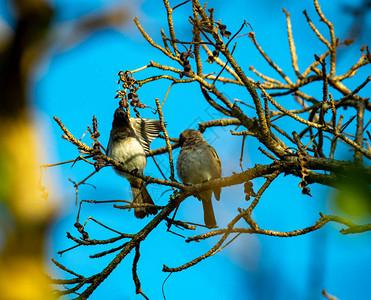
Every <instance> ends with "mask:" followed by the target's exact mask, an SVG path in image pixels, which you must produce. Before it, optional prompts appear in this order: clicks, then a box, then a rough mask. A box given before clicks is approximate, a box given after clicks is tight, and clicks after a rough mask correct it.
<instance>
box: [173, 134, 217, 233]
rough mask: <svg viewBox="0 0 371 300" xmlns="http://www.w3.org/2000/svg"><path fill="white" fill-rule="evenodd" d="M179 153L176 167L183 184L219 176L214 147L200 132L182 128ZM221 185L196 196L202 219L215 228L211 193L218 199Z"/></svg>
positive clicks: (207, 225)
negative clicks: (202, 212)
mask: <svg viewBox="0 0 371 300" xmlns="http://www.w3.org/2000/svg"><path fill="white" fill-rule="evenodd" d="M179 145H180V146H181V149H180V153H179V156H178V159H177V164H176V169H177V174H178V177H179V179H180V180H181V181H182V182H183V183H184V184H197V183H202V182H205V181H208V180H211V179H216V178H220V176H221V161H220V159H219V157H218V154H217V153H216V151H215V149H214V148H213V147H211V146H210V145H209V144H208V143H207V142H206V141H205V140H204V138H203V136H202V134H201V132H199V131H197V130H193V129H186V130H184V131H183V132H182V133H181V134H180V136H179ZM221 190H222V189H221V187H214V188H213V189H209V190H205V191H202V192H200V193H199V194H198V195H196V197H197V198H198V199H199V200H201V201H202V206H203V210H204V221H205V225H206V227H208V228H216V227H217V223H216V220H215V214H214V209H213V204H212V201H211V197H212V193H214V195H215V198H216V199H217V200H220V193H221Z"/></svg>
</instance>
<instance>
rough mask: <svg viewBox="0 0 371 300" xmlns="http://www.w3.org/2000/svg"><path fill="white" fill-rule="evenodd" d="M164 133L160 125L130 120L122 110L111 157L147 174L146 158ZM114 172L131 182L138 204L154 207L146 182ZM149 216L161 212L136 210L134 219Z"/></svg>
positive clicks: (112, 139)
mask: <svg viewBox="0 0 371 300" xmlns="http://www.w3.org/2000/svg"><path fill="white" fill-rule="evenodd" d="M161 130H162V128H161V125H160V121H158V120H152V119H142V118H130V119H129V118H128V115H127V113H126V111H125V110H124V109H123V108H122V107H119V108H117V109H116V111H115V114H114V116H113V122H112V129H111V134H110V138H109V141H108V146H107V155H108V156H109V157H111V158H113V159H114V160H116V161H119V162H121V163H122V164H123V165H124V166H125V167H126V168H128V170H129V171H132V172H136V173H137V174H143V170H144V168H145V167H146V164H147V158H146V155H147V154H148V153H149V146H150V144H151V142H152V140H153V139H154V138H156V136H157V135H158V133H159V132H160V131H161ZM114 170H115V172H116V173H117V174H119V175H120V176H122V177H125V178H126V179H127V180H128V181H129V183H130V186H131V191H132V193H133V202H134V203H137V204H142V203H148V204H154V202H153V200H152V198H151V196H150V195H149V193H148V191H147V188H146V186H145V184H144V182H143V180H142V179H140V178H137V177H135V176H132V175H130V174H128V173H124V172H122V171H120V170H118V169H117V168H115V167H114ZM149 214H151V215H155V214H157V208H154V207H136V208H134V215H135V217H137V218H140V219H142V218H144V217H146V216H148V215H149Z"/></svg>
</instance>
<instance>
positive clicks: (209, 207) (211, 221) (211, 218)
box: [201, 190, 218, 228]
mask: <svg viewBox="0 0 371 300" xmlns="http://www.w3.org/2000/svg"><path fill="white" fill-rule="evenodd" d="M205 192H207V195H206V193H205ZM211 195H212V191H211V190H210V191H204V192H203V193H202V197H201V200H202V206H203V209H204V221H205V225H206V226H207V227H208V228H216V227H218V225H217V224H216V220H215V215H214V209H213V203H212V202H211Z"/></svg>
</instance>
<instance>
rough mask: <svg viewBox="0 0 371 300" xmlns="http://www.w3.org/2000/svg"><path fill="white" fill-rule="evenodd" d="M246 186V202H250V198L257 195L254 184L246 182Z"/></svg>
mask: <svg viewBox="0 0 371 300" xmlns="http://www.w3.org/2000/svg"><path fill="white" fill-rule="evenodd" d="M243 186H244V193H245V200H246V201H249V200H250V197H256V194H255V192H254V190H253V188H252V186H253V184H252V182H251V181H246V182H245V184H244V185H243Z"/></svg>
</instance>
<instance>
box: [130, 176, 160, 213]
mask: <svg viewBox="0 0 371 300" xmlns="http://www.w3.org/2000/svg"><path fill="white" fill-rule="evenodd" d="M130 185H131V191H132V193H133V203H135V204H155V203H154V202H153V200H152V198H151V196H150V195H149V193H148V191H147V188H146V186H145V185H144V184H141V185H134V184H132V183H130ZM157 211H158V209H157V208H156V207H135V208H134V215H135V217H136V218H138V219H143V218H144V217H147V216H148V215H150V214H151V215H155V214H157Z"/></svg>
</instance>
